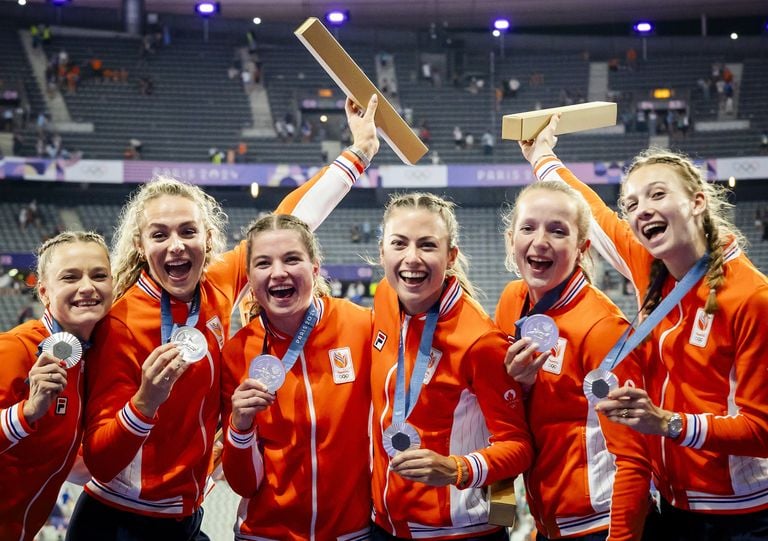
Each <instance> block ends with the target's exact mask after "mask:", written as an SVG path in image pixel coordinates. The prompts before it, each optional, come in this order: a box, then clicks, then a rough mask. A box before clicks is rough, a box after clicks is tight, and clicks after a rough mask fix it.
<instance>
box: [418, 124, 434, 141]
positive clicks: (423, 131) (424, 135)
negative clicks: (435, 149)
mask: <svg viewBox="0 0 768 541" xmlns="http://www.w3.org/2000/svg"><path fill="white" fill-rule="evenodd" d="M419 139H421V141H422V142H423V143H424V144H425V145H427V146H429V144H430V143H431V142H432V132H430V131H429V126H428V125H427V121H426V120H422V122H421V126H420V127H419Z"/></svg>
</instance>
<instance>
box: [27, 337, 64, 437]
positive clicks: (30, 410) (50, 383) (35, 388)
mask: <svg viewBox="0 0 768 541" xmlns="http://www.w3.org/2000/svg"><path fill="white" fill-rule="evenodd" d="M65 366H66V365H65V364H64V361H62V360H60V359H57V358H56V357H55V356H54V355H53V354H52V353H49V352H46V351H44V352H42V353H41V354H40V356H39V357H38V358H37V361H36V362H35V364H34V365H32V369H31V370H30V371H29V378H28V381H29V398H27V400H26V401H25V402H24V418H25V420H26V421H27V422H28V423H34V422H35V421H37V420H38V419H40V418H41V417H42V416H43V415H45V413H46V412H47V411H48V409H49V408H50V407H51V404H52V403H53V401H54V399H55V398H56V397H57V396H58V395H59V394H60V393H61V392H62V391H63V390H64V388H65V387H66V386H67V371H66V369H65V368H64V367H65Z"/></svg>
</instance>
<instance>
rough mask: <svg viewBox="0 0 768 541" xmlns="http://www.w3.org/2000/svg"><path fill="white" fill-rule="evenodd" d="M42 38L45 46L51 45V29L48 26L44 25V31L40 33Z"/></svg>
mask: <svg viewBox="0 0 768 541" xmlns="http://www.w3.org/2000/svg"><path fill="white" fill-rule="evenodd" d="M40 37H41V39H42V42H43V46H48V45H50V44H51V37H52V35H51V27H50V26H48V25H47V24H46V25H43V28H42V30H41V31H40Z"/></svg>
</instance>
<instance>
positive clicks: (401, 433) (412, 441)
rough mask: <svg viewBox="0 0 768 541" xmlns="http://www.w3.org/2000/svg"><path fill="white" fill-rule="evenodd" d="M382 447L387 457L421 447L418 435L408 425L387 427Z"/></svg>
mask: <svg viewBox="0 0 768 541" xmlns="http://www.w3.org/2000/svg"><path fill="white" fill-rule="evenodd" d="M382 445H383V446H384V450H385V451H386V452H387V454H388V455H389V456H395V455H396V454H397V453H399V452H401V451H407V450H408V449H418V448H419V447H421V438H420V437H419V433H418V432H417V431H416V429H415V428H413V426H412V425H409V424H408V423H402V424H400V425H389V427H388V428H387V429H386V430H385V431H384V435H383V440H382Z"/></svg>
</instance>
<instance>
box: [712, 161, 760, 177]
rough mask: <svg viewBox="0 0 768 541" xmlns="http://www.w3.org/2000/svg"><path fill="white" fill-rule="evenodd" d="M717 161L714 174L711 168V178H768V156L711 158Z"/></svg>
mask: <svg viewBox="0 0 768 541" xmlns="http://www.w3.org/2000/svg"><path fill="white" fill-rule="evenodd" d="M710 161H711V162H715V170H714V175H712V173H713V171H711V169H710V171H709V172H710V179H712V176H714V179H715V180H728V178H729V177H734V178H735V179H736V180H749V179H762V178H768V156H752V157H745V158H720V159H719V160H710Z"/></svg>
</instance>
